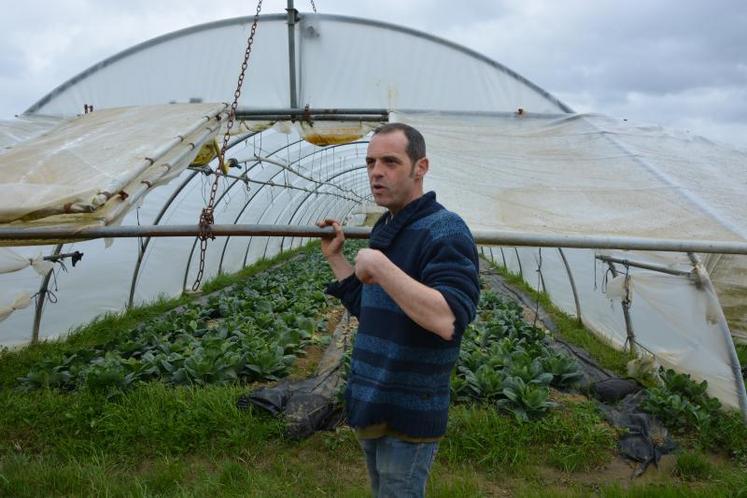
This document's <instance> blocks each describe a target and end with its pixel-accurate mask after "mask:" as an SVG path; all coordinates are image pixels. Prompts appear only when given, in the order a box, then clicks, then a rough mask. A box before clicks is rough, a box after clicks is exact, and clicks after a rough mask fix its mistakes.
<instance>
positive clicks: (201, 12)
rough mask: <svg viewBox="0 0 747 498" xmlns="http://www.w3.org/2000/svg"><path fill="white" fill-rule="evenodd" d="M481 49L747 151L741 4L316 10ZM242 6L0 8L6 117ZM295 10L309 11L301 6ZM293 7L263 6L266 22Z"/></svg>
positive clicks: (332, 6)
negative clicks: (86, 73) (152, 41)
mask: <svg viewBox="0 0 747 498" xmlns="http://www.w3.org/2000/svg"><path fill="white" fill-rule="evenodd" d="M315 1H316V4H317V8H318V10H319V12H324V13H330V14H343V15H351V16H357V17H364V18H371V19H378V20H382V21H386V22H391V23H395V24H400V25H404V26H408V27H412V28H415V29H419V30H423V31H427V32H429V33H432V34H434V35H437V36H441V37H443V38H446V39H449V40H453V41H455V42H457V43H460V44H462V45H465V46H467V47H469V48H472V49H474V50H477V51H478V52H481V53H483V54H485V55H487V56H489V57H491V58H493V59H495V60H497V61H499V62H501V63H503V64H505V65H506V66H508V67H510V68H512V69H513V70H515V71H517V72H518V73H520V74H522V75H523V76H525V77H527V78H528V79H530V80H532V81H533V82H535V83H537V84H538V85H539V86H541V87H543V88H545V89H546V90H548V91H549V92H551V93H553V94H554V95H556V96H557V97H558V98H560V99H561V100H562V101H564V102H565V103H567V104H568V105H570V106H571V107H572V108H573V109H574V110H576V111H584V112H585V111H594V112H601V113H604V114H609V115H612V116H617V117H626V118H629V119H632V120H635V121H638V122H644V123H657V124H662V125H664V126H667V127H672V128H678V129H685V130H690V131H691V132H693V133H697V134H700V135H704V136H706V137H708V138H711V139H715V140H719V141H723V142H728V143H731V144H735V145H737V146H739V147H741V148H745V149H747V2H746V1H744V0H711V1H709V2H705V1H698V0H692V1H691V0H687V1H683V0H654V1H651V0H629V1H625V2H623V1H619V0H469V1H467V2H456V1H451V2H447V1H442V0H354V1H351V0H315ZM253 3H254V2H252V1H246V0H243V1H238V0H147V1H146V0H128V1H124V2H123V1H118V0H24V1H21V2H17V1H13V0H0V4H2V5H3V6H4V7H5V8H3V9H2V11H3V15H2V17H1V18H0V119H3V118H9V117H12V116H13V115H14V114H18V113H21V112H23V111H24V110H25V109H26V108H28V107H29V106H30V105H31V104H32V103H34V102H35V101H36V100H38V99H39V98H40V97H42V96H43V95H44V94H46V93H47V92H48V91H49V90H51V89H52V88H54V87H55V86H57V85H58V84H60V83H62V82H63V81H65V80H67V79H68V78H70V77H72V76H74V75H76V74H77V73H79V72H80V71H82V70H84V69H86V68H87V67H89V66H90V65H92V64H94V63H96V62H98V61H99V60H101V59H103V58H105V57H107V56H109V55H112V54H114V53H116V52H118V51H120V50H123V49H125V48H128V47H130V46H132V45H134V44H136V43H139V42H141V41H144V40H147V39H149V38H153V37H155V36H158V35H161V34H164V33H167V32H170V31H174V30H176V29H180V28H184V27H187V26H191V25H194V24H200V23H204V22H208V21H213V20H216V19H222V18H227V17H236V16H244V15H249V14H252V13H253V11H254V8H255V6H254V5H252V4H253ZM295 3H296V7H297V8H298V9H299V10H301V11H309V10H311V7H310V1H308V2H307V1H302V0H296V2H295ZM285 6H286V0H265V2H264V7H263V13H278V12H283V11H284V10H283V9H284V8H285Z"/></svg>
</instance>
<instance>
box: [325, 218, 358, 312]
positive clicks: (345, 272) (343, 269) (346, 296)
mask: <svg viewBox="0 0 747 498" xmlns="http://www.w3.org/2000/svg"><path fill="white" fill-rule="evenodd" d="M317 226H319V227H320V228H324V227H327V226H331V227H333V228H334V229H335V236H334V237H327V238H322V254H323V255H324V257H325V258H326V259H327V262H328V263H329V266H330V268H331V269H332V273H334V274H335V278H336V279H337V282H333V283H331V284H329V285H327V294H330V295H331V296H334V297H336V298H338V299H339V300H340V301H342V304H343V305H344V306H345V308H347V310H348V311H349V312H350V314H351V315H353V316H355V317H358V316H359V315H360V311H361V287H362V285H361V282H360V281H359V280H358V278H357V277H355V270H354V269H353V265H351V264H350V263H349V262H348V260H347V259H345V256H344V255H343V253H342V248H343V246H344V244H345V234H343V233H342V227H340V224H339V223H338V222H337V221H335V220H324V221H320V222H319V223H317Z"/></svg>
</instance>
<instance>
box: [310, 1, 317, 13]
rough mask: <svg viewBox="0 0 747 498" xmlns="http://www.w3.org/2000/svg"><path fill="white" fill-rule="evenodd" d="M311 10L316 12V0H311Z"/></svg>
mask: <svg viewBox="0 0 747 498" xmlns="http://www.w3.org/2000/svg"><path fill="white" fill-rule="evenodd" d="M311 10H313V11H314V14H316V4H315V3H314V0H311Z"/></svg>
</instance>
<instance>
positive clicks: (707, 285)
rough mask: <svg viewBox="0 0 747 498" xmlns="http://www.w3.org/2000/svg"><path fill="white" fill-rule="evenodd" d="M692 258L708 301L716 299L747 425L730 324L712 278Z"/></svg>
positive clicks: (746, 402)
mask: <svg viewBox="0 0 747 498" xmlns="http://www.w3.org/2000/svg"><path fill="white" fill-rule="evenodd" d="M687 255H688V256H689V257H690V262H691V263H692V264H693V268H694V269H695V274H696V275H697V277H698V280H699V281H700V283H701V284H702V285H703V290H705V292H706V294H709V295H708V296H706V299H716V304H717V306H716V307H717V308H718V323H719V331H720V332H721V337H722V339H723V341H724V343H725V345H726V349H727V351H729V363H730V364H731V371H732V374H734V382H735V383H736V386H735V387H736V391H737V399H738V400H739V409H740V411H741V412H742V421H743V422H744V423H745V424H747V391H745V388H744V378H742V366H741V365H740V363H739V355H737V349H736V348H735V347H734V338H733V337H732V336H731V331H730V330H729V324H728V323H727V322H726V316H724V310H723V308H721V304H720V303H719V302H718V294H716V289H715V288H714V287H713V282H712V281H711V276H710V275H709V274H708V271H707V270H706V269H705V266H703V265H702V264H701V262H700V259H699V258H698V257H697V256H696V255H695V254H694V253H691V252H689V253H687Z"/></svg>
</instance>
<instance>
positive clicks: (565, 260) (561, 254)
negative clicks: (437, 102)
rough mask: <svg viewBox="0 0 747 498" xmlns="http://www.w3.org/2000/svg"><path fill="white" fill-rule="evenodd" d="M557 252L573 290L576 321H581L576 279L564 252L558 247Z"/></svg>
mask: <svg viewBox="0 0 747 498" xmlns="http://www.w3.org/2000/svg"><path fill="white" fill-rule="evenodd" d="M558 252H559V253H560V259H562V260H563V266H565V271H566V273H567V274H568V281H569V282H570V283H571V291H573V302H574V303H575V304H576V319H577V320H578V323H583V320H582V318H581V302H580V301H579V298H578V289H576V280H575V279H574V278H573V273H571V265H569V264H568V260H567V259H566V258H565V253H564V252H563V249H561V248H560V247H558Z"/></svg>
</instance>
